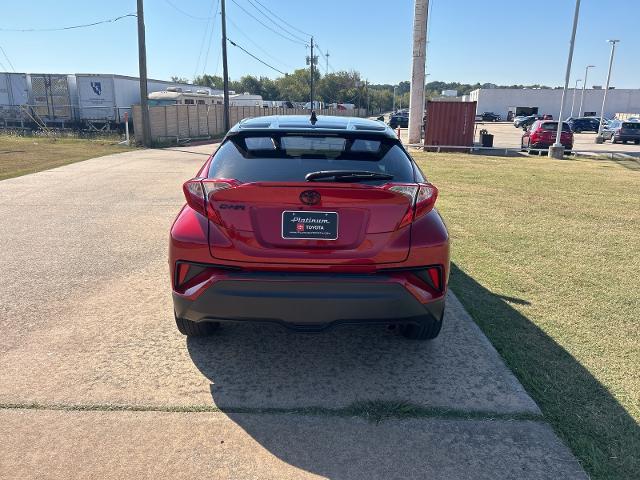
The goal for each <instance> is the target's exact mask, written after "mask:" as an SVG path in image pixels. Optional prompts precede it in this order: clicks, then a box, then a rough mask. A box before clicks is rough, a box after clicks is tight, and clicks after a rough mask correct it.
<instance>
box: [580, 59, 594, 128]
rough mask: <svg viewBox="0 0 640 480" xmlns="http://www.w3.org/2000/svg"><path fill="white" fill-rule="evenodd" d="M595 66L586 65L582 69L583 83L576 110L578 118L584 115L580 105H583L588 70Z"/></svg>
mask: <svg viewBox="0 0 640 480" xmlns="http://www.w3.org/2000/svg"><path fill="white" fill-rule="evenodd" d="M594 67H595V65H587V68H585V69H584V82H583V83H582V95H581V96H580V110H578V116H579V117H581V116H582V115H583V114H584V111H583V110H582V104H583V103H584V89H585V88H586V87H587V76H588V75H589V69H590V68H594Z"/></svg>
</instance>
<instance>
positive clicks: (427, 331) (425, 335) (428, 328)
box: [400, 312, 444, 340]
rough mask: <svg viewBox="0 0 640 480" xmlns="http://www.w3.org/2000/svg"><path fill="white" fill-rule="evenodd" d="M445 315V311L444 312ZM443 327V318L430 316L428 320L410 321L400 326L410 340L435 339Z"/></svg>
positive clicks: (401, 331)
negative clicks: (438, 318)
mask: <svg viewBox="0 0 640 480" xmlns="http://www.w3.org/2000/svg"><path fill="white" fill-rule="evenodd" d="M442 316H443V317H444V312H443V314H442ZM441 329H442V318H440V320H436V319H434V318H432V317H428V319H427V320H425V321H422V322H420V324H416V323H408V324H406V325H402V326H401V327H400V333H402V336H403V337H405V338H408V339H409V340H433V339H434V338H436V337H437V336H438V334H439V333H440V330H441Z"/></svg>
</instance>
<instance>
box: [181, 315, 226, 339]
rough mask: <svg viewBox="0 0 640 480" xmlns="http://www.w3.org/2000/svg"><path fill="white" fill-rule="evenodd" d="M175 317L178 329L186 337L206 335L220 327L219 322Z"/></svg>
mask: <svg viewBox="0 0 640 480" xmlns="http://www.w3.org/2000/svg"><path fill="white" fill-rule="evenodd" d="M175 318H176V326H177V327H178V331H179V332H180V333H181V334H183V335H186V336H187V337H206V336H208V335H211V334H213V333H214V332H215V331H216V330H218V328H220V323H219V322H192V321H191V320H185V319H184V318H178V317H175Z"/></svg>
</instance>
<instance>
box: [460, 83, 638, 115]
mask: <svg viewBox="0 0 640 480" xmlns="http://www.w3.org/2000/svg"><path fill="white" fill-rule="evenodd" d="M573 95H574V89H573V88H570V89H569V90H568V91H567V98H565V107H564V108H565V109H564V112H565V113H564V115H563V116H564V117H565V118H567V117H569V116H570V115H571V104H572V102H573V98H574V97H573ZM581 95H582V89H580V88H578V89H577V90H575V104H574V110H573V116H574V117H578V116H583V115H584V116H597V115H600V109H601V108H602V97H603V95H604V90H603V89H597V88H596V89H593V88H590V89H585V91H584V102H583V106H582V112H580V111H579V109H580V97H581ZM561 99H562V89H537V88H536V89H533V88H480V89H478V90H473V91H472V92H471V93H469V95H465V96H464V97H463V101H472V102H474V101H475V102H477V108H476V113H483V112H494V113H497V114H499V115H501V116H502V118H508V117H510V115H509V112H512V115H520V114H523V115H529V114H540V115H544V114H550V115H553V118H558V115H560V102H561ZM638 112H640V89H622V88H621V89H618V88H615V89H610V90H609V93H608V94H607V104H606V106H605V111H604V116H605V117H608V118H612V117H613V116H614V115H615V114H616V113H638Z"/></svg>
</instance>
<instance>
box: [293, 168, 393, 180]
mask: <svg viewBox="0 0 640 480" xmlns="http://www.w3.org/2000/svg"><path fill="white" fill-rule="evenodd" d="M325 178H333V179H335V181H336V182H350V181H352V180H392V179H393V175H389V174H388V173H379V172H369V171H368V170H321V171H319V172H311V173H307V175H305V177H304V179H305V180H306V181H307V182H315V181H317V180H323V179H325Z"/></svg>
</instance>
